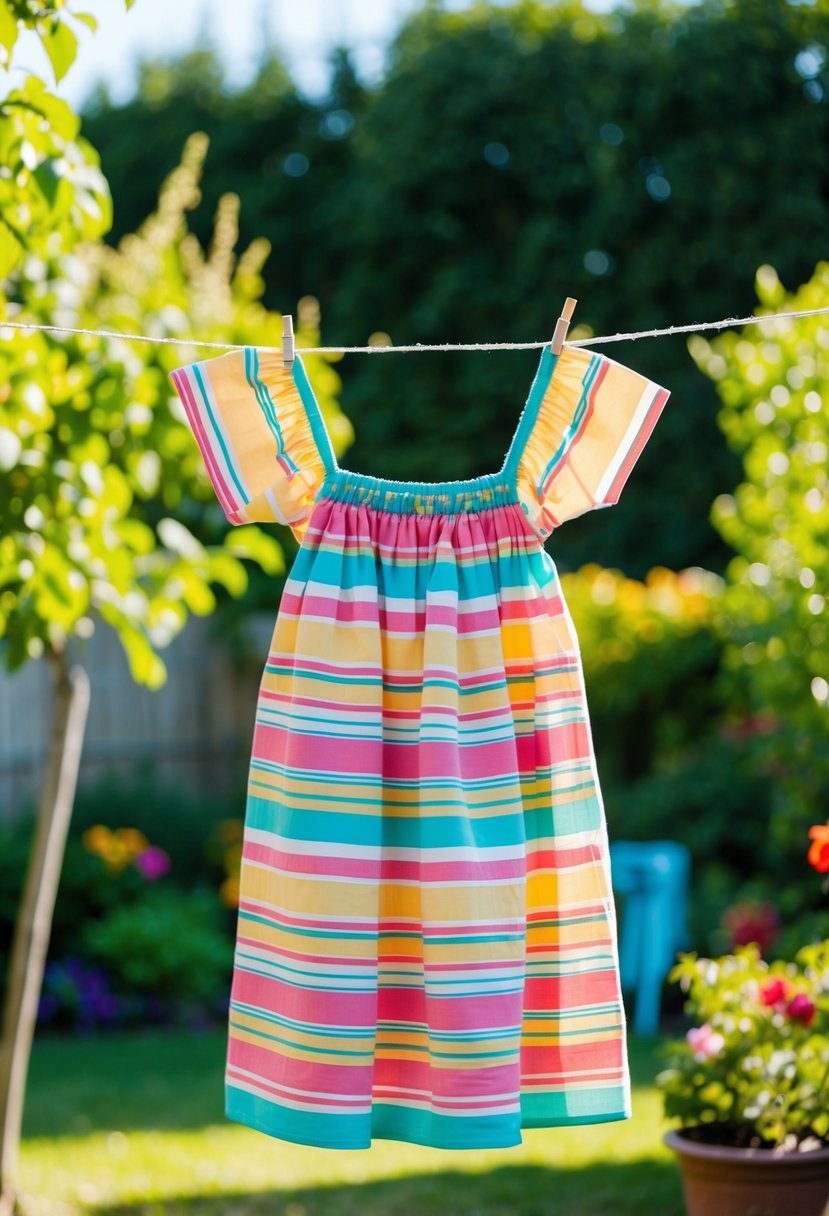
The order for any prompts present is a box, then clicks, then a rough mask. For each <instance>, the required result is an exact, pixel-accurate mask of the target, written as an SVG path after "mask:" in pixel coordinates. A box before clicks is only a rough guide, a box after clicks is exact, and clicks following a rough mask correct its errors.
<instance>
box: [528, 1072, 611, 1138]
mask: <svg viewBox="0 0 829 1216" xmlns="http://www.w3.org/2000/svg"><path fill="white" fill-rule="evenodd" d="M628 1117H629V1111H628V1109H627V1107H626V1102H625V1093H624V1090H623V1088H622V1086H621V1085H607V1086H601V1087H600V1088H598V1089H578V1088H577V1082H575V1081H571V1082H570V1083H569V1085H568V1086H567V1088H566V1090H565V1091H564V1092H563V1093H562V1092H557V1093H542V1094H536V1093H529V1094H525V1093H522V1094H521V1126H522V1127H560V1126H563V1125H564V1124H570V1123H605V1122H611V1121H612V1120H614V1119H626V1118H628Z"/></svg>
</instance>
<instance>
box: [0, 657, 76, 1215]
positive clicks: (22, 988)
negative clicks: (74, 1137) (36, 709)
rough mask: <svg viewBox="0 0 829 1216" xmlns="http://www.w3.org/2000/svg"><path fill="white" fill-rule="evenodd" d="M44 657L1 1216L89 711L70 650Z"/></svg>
mask: <svg viewBox="0 0 829 1216" xmlns="http://www.w3.org/2000/svg"><path fill="white" fill-rule="evenodd" d="M47 656H48V658H49V659H50V661H51V663H52V665H53V671H54V676H55V699H54V708H53V720H52V740H51V744H50V747H49V754H48V757H47V768H46V776H45V780H44V783H43V787H42V795H41V802H40V809H39V812H38V816H37V822H36V825H35V833H34V841H33V844H32V851H31V855H30V860H29V869H28V873H27V875H26V886H25V889H24V892H23V897H22V899H21V903H20V914H19V916H18V918H17V924H16V926H15V935H14V945H13V947H12V955H11V960H10V963H9V972H8V977H7V981H8V982H7V988H6V1000H5V1008H4V1012H3V1034H2V1041H0V1216H12V1214H13V1213H14V1212H16V1211H19V1205H18V1202H17V1191H18V1182H17V1174H18V1157H19V1151H20V1132H21V1126H22V1121H23V1097H24V1094H25V1090H26V1077H27V1074H28V1071H29V1056H30V1054H31V1048H32V1040H33V1038H34V1032H35V1023H36V1021H37V1010H38V1002H39V999H40V992H41V986H42V983H43V971H44V967H45V963H46V954H47V951H48V948H49V937H50V935H51V931H52V916H53V913H54V910H55V900H56V897H57V891H58V883H59V882H60V872H61V866H62V864H63V855H64V850H65V847H66V836H67V832H68V829H69V821H70V819H71V817H72V804H73V802H74V799H75V789H76V786H77V782H78V770H79V768H80V762H81V750H82V747H83V737H84V731H85V728H86V717H87V710H88V708H89V695H90V694H89V677H88V675H87V673H86V672H85V671H84V669H83V668H82V667H78V666H74V667H72V668H71V670H70V669H69V666H68V662H67V657H66V652H65V651H59V652H58V651H55V650H50V651H48V652H47Z"/></svg>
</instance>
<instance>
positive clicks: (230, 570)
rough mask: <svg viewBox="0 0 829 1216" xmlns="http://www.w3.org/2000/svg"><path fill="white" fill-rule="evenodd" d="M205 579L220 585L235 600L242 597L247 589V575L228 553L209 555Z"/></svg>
mask: <svg viewBox="0 0 829 1216" xmlns="http://www.w3.org/2000/svg"><path fill="white" fill-rule="evenodd" d="M207 577H208V578H209V579H211V580H212V581H213V582H215V583H221V585H222V586H223V587H224V588H225V590H226V591H227V592H228V594H229V595H232V596H233V597H234V598H235V599H238V598H239V596H241V595H244V594H245V592H246V591H247V589H248V574H247V571H246V570H245V567H244V566H243V565H242V563H241V562H240V561H237V559H236V558H235V557H231V556H230V554H229V553H225V552H219V553H211V555H210V562H209V565H208V567H207Z"/></svg>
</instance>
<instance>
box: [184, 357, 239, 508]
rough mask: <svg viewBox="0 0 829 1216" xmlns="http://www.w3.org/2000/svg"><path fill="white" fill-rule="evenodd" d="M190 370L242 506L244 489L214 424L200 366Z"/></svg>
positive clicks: (213, 415) (197, 365) (219, 432)
mask: <svg viewBox="0 0 829 1216" xmlns="http://www.w3.org/2000/svg"><path fill="white" fill-rule="evenodd" d="M191 370H192V372H193V379H194V380H195V381H196V384H197V385H198V388H199V392H200V393H201V399H202V401H203V402H204V408H205V409H206V410H207V415H208V417H209V418H210V425H211V426H212V428H213V434H214V435H215V437H216V443H217V444H218V446H219V447H220V448H221V451H222V455H223V456H224V460H225V464H226V465H227V469H228V472H229V473H230V476H231V477H232V478H233V481H234V484H235V486H236V489H237V490H238V491H239V497H240V498H241V501H242V503H243V504H244V503H246V502H247V501H248V497H247V494H246V493H245V490H244V487H243V485H242V483H241V481H240V480H239V477H238V475H237V472H236V466H235V465H234V463H233V461H232V460H231V458H230V452H229V451H228V448H227V444H226V443H225V441H224V436H223V435H222V432H221V431H220V430H219V427H218V425H217V424H216V415H215V414H214V413H213V407H212V406H211V404H210V397H209V396H208V393H207V389H206V388H205V385H204V380H203V378H202V372H201V365H200V364H198V363H194V364H193V366H192V369H191ZM238 505H240V504H238V503H237V506H238Z"/></svg>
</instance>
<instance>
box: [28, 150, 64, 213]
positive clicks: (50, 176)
mask: <svg viewBox="0 0 829 1216" xmlns="http://www.w3.org/2000/svg"><path fill="white" fill-rule="evenodd" d="M57 163H58V162H57V161H56V160H55V159H53V158H50V159H48V160H44V161H41V163H40V164H39V165H38V166H37V168H36V169H35V171H34V173H33V174H32V177H33V178H34V179H35V181H36V182H37V184H38V186H39V187H40V190H41V193H42V194H43V197H44V198H45V199H46V202H47V204H48V206H49V208H50V209H51V208H53V207H54V205H55V200H56V199H57V195H58V187H59V186H60V175H59V174H58V172H57V171H56V168H55V166H56V165H57Z"/></svg>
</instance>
